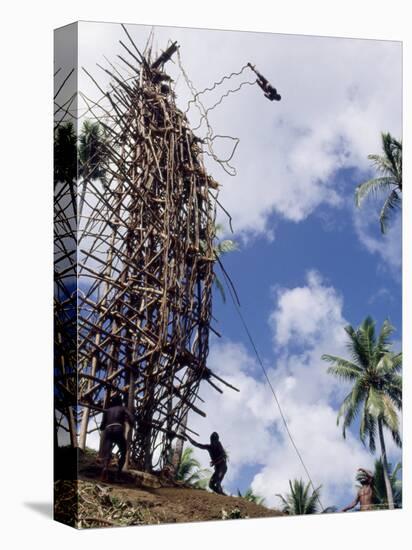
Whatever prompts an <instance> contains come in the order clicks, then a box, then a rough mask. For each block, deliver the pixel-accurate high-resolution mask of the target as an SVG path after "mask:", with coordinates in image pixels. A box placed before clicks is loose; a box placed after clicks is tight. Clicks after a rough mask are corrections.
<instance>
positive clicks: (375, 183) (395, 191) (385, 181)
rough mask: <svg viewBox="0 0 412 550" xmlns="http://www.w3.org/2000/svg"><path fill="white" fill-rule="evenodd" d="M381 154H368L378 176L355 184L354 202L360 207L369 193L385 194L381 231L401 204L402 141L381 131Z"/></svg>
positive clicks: (381, 213) (381, 215)
mask: <svg viewBox="0 0 412 550" xmlns="http://www.w3.org/2000/svg"><path fill="white" fill-rule="evenodd" d="M382 149H383V155H368V159H370V160H371V161H372V162H373V164H374V166H375V168H376V171H377V172H378V174H380V176H379V177H376V178H373V179H371V180H368V181H365V182H364V183H361V184H360V185H358V186H357V188H356V191H355V204H356V206H358V207H360V206H361V204H362V202H363V200H364V199H365V198H366V197H367V196H369V195H378V194H379V193H382V192H383V193H385V194H387V197H386V199H385V202H384V203H383V207H382V209H381V212H380V215H379V221H380V225H381V231H382V233H385V231H386V225H387V221H388V218H389V215H390V214H391V213H392V212H393V211H394V210H395V209H396V208H398V207H400V205H401V193H402V142H401V141H398V140H396V139H395V138H394V137H392V136H391V134H390V133H389V132H388V133H386V134H385V133H382Z"/></svg>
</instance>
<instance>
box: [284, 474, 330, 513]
mask: <svg viewBox="0 0 412 550" xmlns="http://www.w3.org/2000/svg"><path fill="white" fill-rule="evenodd" d="M289 487H290V493H287V494H286V495H279V494H278V495H276V496H277V497H279V498H280V500H281V501H282V512H283V513H284V514H288V515H290V516H298V515H302V514H316V513H317V512H318V511H319V493H320V489H321V488H320V487H318V488H317V489H315V490H313V489H312V488H311V485H310V483H308V484H307V485H305V483H304V482H303V481H302V480H301V479H295V480H293V482H292V481H290V480H289Z"/></svg>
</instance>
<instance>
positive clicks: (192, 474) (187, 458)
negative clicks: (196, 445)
mask: <svg viewBox="0 0 412 550" xmlns="http://www.w3.org/2000/svg"><path fill="white" fill-rule="evenodd" d="M210 477H211V471H210V470H208V469H206V468H203V469H202V468H201V466H200V462H199V461H198V460H196V458H195V457H194V456H193V449H192V447H186V448H185V449H184V451H183V453H182V457H181V460H180V463H179V466H178V468H177V472H176V479H177V480H178V481H184V482H185V483H188V484H189V485H192V487H195V488H196V489H206V487H207V485H208V483H209V480H210Z"/></svg>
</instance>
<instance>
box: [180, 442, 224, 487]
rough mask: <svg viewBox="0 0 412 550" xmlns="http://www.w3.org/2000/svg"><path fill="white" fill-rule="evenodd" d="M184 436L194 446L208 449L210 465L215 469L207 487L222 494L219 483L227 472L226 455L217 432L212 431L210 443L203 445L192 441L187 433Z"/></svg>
mask: <svg viewBox="0 0 412 550" xmlns="http://www.w3.org/2000/svg"><path fill="white" fill-rule="evenodd" d="M186 437H187V439H188V440H189V441H190V443H191V444H192V445H194V446H195V447H198V448H199V449H204V450H205V451H208V453H209V455H210V459H211V462H210V465H211V466H213V467H214V468H215V471H214V472H213V475H212V477H211V478H210V481H209V487H210V489H212V491H214V492H215V493H218V494H219V495H224V494H225V493H224V492H223V489H222V485H221V483H222V480H223V478H224V477H225V474H226V472H227V464H226V459H227V455H226V452H225V450H224V448H223V446H222V444H221V443H220V441H219V434H218V433H216V432H213V433H212V435H211V436H210V444H205V445H202V444H201V443H196V441H194V440H193V439H192V438H191V437H190V436H188V435H186Z"/></svg>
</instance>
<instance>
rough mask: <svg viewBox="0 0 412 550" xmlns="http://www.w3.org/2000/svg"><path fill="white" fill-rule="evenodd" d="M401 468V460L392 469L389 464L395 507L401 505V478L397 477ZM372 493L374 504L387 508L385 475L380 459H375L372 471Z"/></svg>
mask: <svg viewBox="0 0 412 550" xmlns="http://www.w3.org/2000/svg"><path fill="white" fill-rule="evenodd" d="M401 470H402V463H401V462H398V463H397V464H396V466H395V468H393V469H392V467H391V465H390V464H389V480H390V484H391V487H392V493H393V504H394V507H395V508H401V507H402V479H399V477H398V475H399V472H400V471H401ZM359 481H360V480H359ZM373 493H374V501H375V505H377V506H379V507H380V508H387V507H388V499H387V495H386V487H385V476H384V470H383V464H382V460H380V459H378V460H376V461H375V471H374V473H373Z"/></svg>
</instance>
